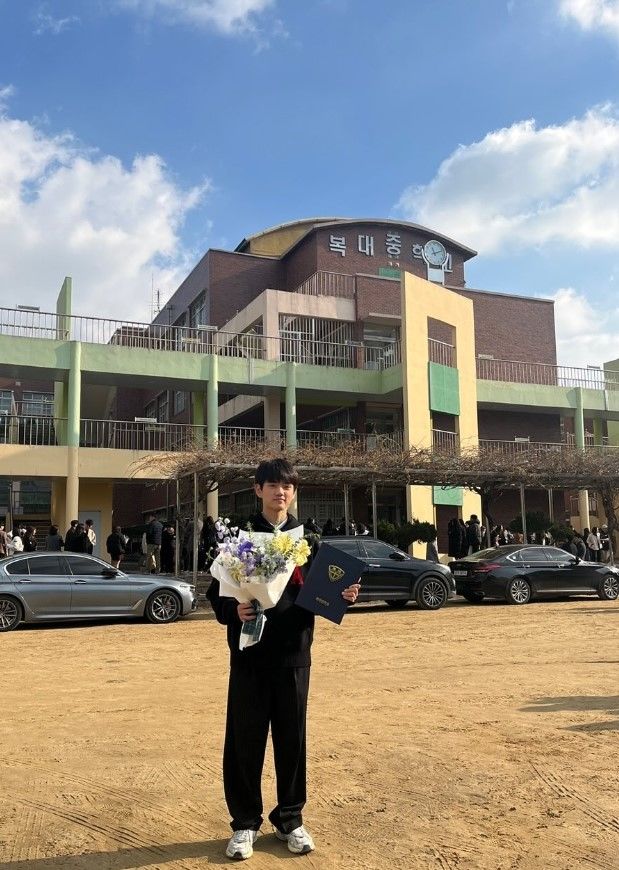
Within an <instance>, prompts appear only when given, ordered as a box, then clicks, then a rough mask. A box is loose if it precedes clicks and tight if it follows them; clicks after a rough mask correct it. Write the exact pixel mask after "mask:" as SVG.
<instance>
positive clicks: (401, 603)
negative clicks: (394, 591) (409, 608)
mask: <svg viewBox="0 0 619 870" xmlns="http://www.w3.org/2000/svg"><path fill="white" fill-rule="evenodd" d="M386 603H387V604H388V605H389V607H393V609H394V610H403V609H404V608H405V607H406V605H407V604H408V600H407V599H402V598H392V599H391V600H389V601H387V602H386Z"/></svg>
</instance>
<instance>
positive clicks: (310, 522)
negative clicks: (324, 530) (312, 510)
mask: <svg viewBox="0 0 619 870" xmlns="http://www.w3.org/2000/svg"><path fill="white" fill-rule="evenodd" d="M303 530H304V531H305V532H312V533H313V534H314V535H319V534H320V526H319V525H318V523H317V522H316V520H315V519H314V517H308V518H307V519H306V520H305V522H304V523H303Z"/></svg>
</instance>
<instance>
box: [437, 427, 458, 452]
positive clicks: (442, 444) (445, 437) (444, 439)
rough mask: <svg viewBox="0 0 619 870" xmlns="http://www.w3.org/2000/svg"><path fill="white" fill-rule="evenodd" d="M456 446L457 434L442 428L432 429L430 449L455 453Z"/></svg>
mask: <svg viewBox="0 0 619 870" xmlns="http://www.w3.org/2000/svg"><path fill="white" fill-rule="evenodd" d="M457 448H458V435H457V434H456V432H448V431H445V430H444V429H433V430H432V450H433V451H434V452H435V453H455V452H456V450H457Z"/></svg>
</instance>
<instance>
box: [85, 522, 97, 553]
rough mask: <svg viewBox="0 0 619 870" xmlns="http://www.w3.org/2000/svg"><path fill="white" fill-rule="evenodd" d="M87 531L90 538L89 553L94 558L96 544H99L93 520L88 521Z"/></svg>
mask: <svg viewBox="0 0 619 870" xmlns="http://www.w3.org/2000/svg"><path fill="white" fill-rule="evenodd" d="M85 529H86V535H87V536H88V553H89V554H90V555H91V556H92V554H93V553H94V550H95V544H96V543H97V536H96V534H95V530H94V528H93V525H92V520H86V524H85Z"/></svg>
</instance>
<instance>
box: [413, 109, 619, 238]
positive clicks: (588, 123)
mask: <svg viewBox="0 0 619 870" xmlns="http://www.w3.org/2000/svg"><path fill="white" fill-rule="evenodd" d="M618 201H619V119H618V118H617V116H616V114H615V112H614V110H613V109H612V107H608V106H601V107H596V108H594V109H592V110H591V111H589V112H587V114H586V115H584V117H582V118H576V119H572V120H570V121H567V122H566V123H565V124H562V125H556V126H548V127H541V128H538V127H537V126H536V123H535V121H533V120H529V121H522V122H519V123H516V124H513V125H512V126H511V127H506V128H504V129H502V130H495V131H493V132H491V133H488V134H487V135H486V136H485V137H484V138H483V139H482V140H481V141H479V142H474V143H472V144H471V145H461V146H459V147H458V148H457V149H456V150H455V151H454V152H453V153H452V154H451V155H450V156H449V157H448V158H447V159H446V160H444V161H443V163H442V164H441V165H440V167H439V169H438V172H437V173H436V175H435V177H434V178H433V179H432V180H431V181H430V182H429V184H426V185H423V186H419V187H409V188H407V189H406V190H405V191H404V192H403V194H402V196H401V197H400V200H399V202H398V203H397V206H396V210H397V212H398V213H399V214H401V215H402V216H404V217H406V218H407V219H409V220H413V221H417V222H419V223H422V224H425V225H427V226H430V227H432V226H434V227H440V229H441V231H442V232H444V233H447V234H449V235H452V236H454V237H455V238H457V239H459V240H461V241H463V242H465V243H467V244H469V245H471V246H473V247H475V248H479V249H480V250H481V251H483V252H484V253H485V254H489V253H493V252H498V251H499V249H501V251H502V252H504V251H505V250H506V249H518V248H527V247H532V246H542V245H546V244H549V243H552V242H559V243H569V244H571V245H576V246H578V247H581V248H596V249H598V250H602V249H605V250H613V249H616V248H617V247H618V246H619V209H618V208H617V202H618Z"/></svg>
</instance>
